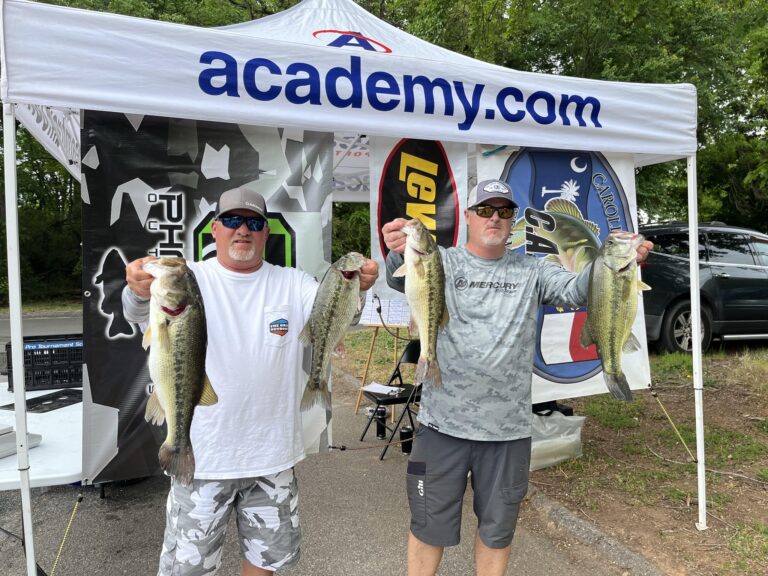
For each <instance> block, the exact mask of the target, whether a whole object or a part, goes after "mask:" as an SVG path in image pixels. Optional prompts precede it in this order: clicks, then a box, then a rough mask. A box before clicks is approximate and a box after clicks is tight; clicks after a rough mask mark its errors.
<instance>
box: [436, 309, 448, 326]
mask: <svg viewBox="0 0 768 576" xmlns="http://www.w3.org/2000/svg"><path fill="white" fill-rule="evenodd" d="M449 319H450V318H449V316H448V306H446V305H445V304H443V315H442V317H441V318H440V325H439V326H438V329H441V328H445V326H446V324H448V320H449Z"/></svg>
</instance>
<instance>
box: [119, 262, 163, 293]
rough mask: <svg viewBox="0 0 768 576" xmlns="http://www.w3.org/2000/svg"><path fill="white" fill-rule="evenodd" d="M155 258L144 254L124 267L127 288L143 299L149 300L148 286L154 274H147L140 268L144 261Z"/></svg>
mask: <svg viewBox="0 0 768 576" xmlns="http://www.w3.org/2000/svg"><path fill="white" fill-rule="evenodd" d="M152 260H157V258H155V257H154V256H145V257H144V258H138V259H136V260H134V261H133V262H131V263H130V264H128V266H126V267H125V279H126V281H127V282H128V288H130V289H131V291H132V292H133V293H134V294H136V296H138V297H139V298H141V299H143V300H149V286H150V284H152V280H154V279H155V278H154V276H152V275H151V274H147V273H146V272H144V270H143V269H142V266H144V263H145V262H150V261H152Z"/></svg>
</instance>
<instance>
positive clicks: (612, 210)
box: [501, 148, 634, 384]
mask: <svg viewBox="0 0 768 576" xmlns="http://www.w3.org/2000/svg"><path fill="white" fill-rule="evenodd" d="M501 179H502V180H504V181H505V182H507V183H508V184H509V185H510V187H511V188H512V190H513V191H514V193H515V202H517V204H518V205H519V206H520V211H519V218H518V220H517V222H516V223H515V226H514V227H513V229H512V233H511V234H510V239H509V247H510V249H514V250H517V251H519V252H520V253H521V254H528V255H530V256H536V257H538V258H545V259H547V260H548V261H550V262H553V263H556V264H558V265H560V266H562V267H564V268H566V269H567V270H570V271H572V272H580V271H581V270H583V269H584V267H585V266H586V265H587V264H589V263H590V262H591V261H592V260H593V259H594V258H595V256H596V255H597V251H598V250H599V248H600V246H601V245H602V243H603V240H604V239H605V238H606V237H607V236H608V234H609V233H610V232H611V231H612V230H628V231H634V226H633V224H632V219H631V217H630V210H629V204H628V202H627V198H626V195H625V194H624V189H623V188H622V186H621V182H620V181H619V179H618V177H617V176H616V174H615V172H614V171H613V169H612V168H611V165H610V164H609V163H608V162H607V160H606V159H605V157H603V155H602V154H600V153H598V152H584V151H580V150H571V151H565V150H558V151H554V150H540V149H532V148H527V149H526V148H524V149H521V150H520V151H519V152H517V153H516V154H513V155H512V156H510V158H509V160H508V161H507V163H506V165H505V166H504V171H503V172H502V176H501ZM585 320H586V308H579V309H568V308H566V309H563V308H557V307H554V306H542V307H541V308H540V310H539V316H538V321H537V322H538V324H537V331H538V334H537V343H536V355H535V359H534V368H533V370H534V373H535V374H537V375H538V376H540V377H542V378H545V379H547V380H550V381H552V382H557V383H561V384H564V383H573V382H581V381H583V380H586V379H588V378H590V377H592V376H594V375H595V374H597V373H599V372H600V370H601V366H600V360H599V359H598V357H597V352H596V350H595V348H594V346H590V347H589V348H587V349H585V348H582V347H581V345H580V344H579V335H580V334H581V328H582V326H583V325H584V322H585Z"/></svg>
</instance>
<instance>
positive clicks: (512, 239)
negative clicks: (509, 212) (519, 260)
mask: <svg viewBox="0 0 768 576" xmlns="http://www.w3.org/2000/svg"><path fill="white" fill-rule="evenodd" d="M524 243H525V218H520V220H519V221H518V222H517V224H515V226H514V227H513V228H512V230H510V232H509V238H508V239H507V248H517V247H519V246H522V245H523V244H524Z"/></svg>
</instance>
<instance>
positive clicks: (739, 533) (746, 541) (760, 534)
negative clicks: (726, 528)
mask: <svg viewBox="0 0 768 576" xmlns="http://www.w3.org/2000/svg"><path fill="white" fill-rule="evenodd" d="M728 548H729V549H730V550H731V551H732V552H734V553H735V554H736V555H737V556H738V557H739V558H740V559H743V560H744V561H745V562H747V561H749V560H752V559H755V558H766V557H768V525H766V524H763V523H762V522H751V523H749V524H738V525H736V530H735V533H734V534H732V535H731V537H730V538H729V539H728Z"/></svg>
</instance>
